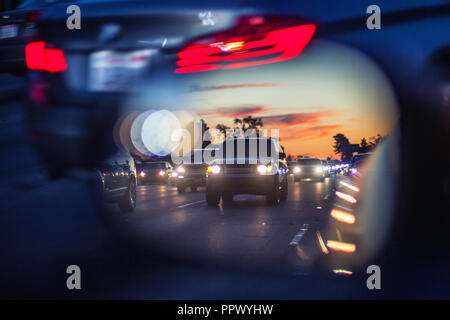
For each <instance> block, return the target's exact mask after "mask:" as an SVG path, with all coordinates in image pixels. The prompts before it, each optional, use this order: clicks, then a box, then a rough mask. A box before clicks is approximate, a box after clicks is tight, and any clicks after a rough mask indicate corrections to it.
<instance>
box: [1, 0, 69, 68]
mask: <svg viewBox="0 0 450 320" xmlns="http://www.w3.org/2000/svg"><path fill="white" fill-rule="evenodd" d="M59 2H69V1H64V0H26V1H24V2H22V3H21V4H20V5H19V6H18V7H17V8H16V9H14V10H10V11H5V12H1V13H0V73H12V74H14V75H22V74H24V73H25V72H26V65H25V46H26V45H27V43H28V42H30V41H31V40H32V39H33V37H35V36H36V20H37V19H38V18H39V16H41V14H42V12H43V10H44V9H45V8H47V7H48V6H50V5H52V4H54V3H59Z"/></svg>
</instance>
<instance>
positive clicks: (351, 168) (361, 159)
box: [346, 152, 372, 175]
mask: <svg viewBox="0 0 450 320" xmlns="http://www.w3.org/2000/svg"><path fill="white" fill-rule="evenodd" d="M371 154H372V153H371V152H367V153H357V154H355V155H353V156H352V158H351V160H350V162H349V164H348V168H347V169H348V170H347V172H346V173H347V175H360V169H361V166H362V165H363V164H364V163H365V162H366V161H367V159H368V158H369V157H370V155H371Z"/></svg>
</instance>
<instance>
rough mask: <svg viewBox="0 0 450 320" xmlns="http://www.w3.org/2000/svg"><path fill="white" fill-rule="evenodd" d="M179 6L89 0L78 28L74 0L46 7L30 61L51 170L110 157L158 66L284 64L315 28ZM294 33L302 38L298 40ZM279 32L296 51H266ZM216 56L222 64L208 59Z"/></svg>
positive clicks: (176, 69) (185, 69) (244, 12)
mask: <svg viewBox="0 0 450 320" xmlns="http://www.w3.org/2000/svg"><path fill="white" fill-rule="evenodd" d="M177 4H178V5H180V4H181V3H176V2H174V3H171V4H163V3H154V2H148V1H143V0H135V1H95V0H80V1H77V5H78V6H79V7H80V9H81V11H82V14H83V16H82V17H83V18H82V19H83V26H82V28H81V29H80V30H76V32H73V31H72V30H69V29H67V28H66V27H65V26H66V20H67V17H68V15H67V13H66V6H65V5H62V4H60V5H58V4H56V5H54V6H52V7H51V9H50V10H46V11H45V12H44V14H43V16H42V18H41V19H39V22H38V24H39V27H38V28H39V34H38V36H37V37H36V39H35V40H34V41H33V42H31V43H29V44H28V45H27V47H26V63H27V67H28V70H29V72H30V76H29V93H30V104H29V108H28V111H29V115H30V117H29V118H30V131H31V135H32V136H33V137H34V144H35V147H36V149H37V150H38V151H39V154H40V157H41V159H42V162H43V164H44V165H45V166H46V167H47V169H48V171H49V175H50V177H52V178H57V177H60V176H62V175H64V173H65V172H67V170H69V169H70V168H73V167H84V166H86V165H89V164H90V160H91V159H92V158H93V157H94V156H95V157H96V158H97V160H99V159H101V158H102V157H104V156H105V155H107V154H110V153H111V152H112V150H111V148H110V147H111V146H114V144H113V143H111V142H113V141H112V140H113V139H112V137H110V136H108V134H110V133H111V132H112V131H113V130H114V126H115V124H116V120H117V118H118V114H119V113H120V108H121V103H122V102H123V100H124V98H125V97H127V95H128V94H129V93H130V92H132V91H133V90H134V89H135V88H136V86H138V84H139V83H140V82H141V80H142V79H147V78H152V77H151V75H152V74H153V73H154V72H156V71H157V70H160V69H162V68H165V70H169V72H170V74H171V75H174V74H175V75H177V76H178V78H179V79H186V77H187V76H189V75H190V74H196V73H200V72H204V71H208V70H213V69H211V68H212V67H213V68H215V69H236V68H246V67H250V66H254V65H259V64H265V63H275V62H278V61H283V60H287V59H291V58H294V57H296V56H298V55H299V54H300V52H301V51H302V50H303V49H304V48H305V47H306V46H307V44H308V43H309V41H310V40H311V38H312V36H313V34H314V32H315V25H314V24H312V23H311V22H310V21H309V20H305V19H303V18H296V17H287V16H286V17H284V16H278V15H275V16H270V15H269V16H265V15H264V11H262V10H261V9H251V10H250V9H244V8H233V9H229V10H228V9H223V8H221V10H218V11H217V19H216V18H214V19H215V21H214V23H209V22H208V19H207V18H205V17H204V15H202V14H199V11H198V10H187V9H186V10H182V11H180V10H179V8H177ZM183 6H187V8H188V7H190V6H191V7H192V9H198V7H204V6H202V5H200V4H199V3H197V4H196V3H192V5H189V4H186V3H183ZM105 8H107V10H105ZM99 12H101V13H102V14H101V15H99ZM206 12H208V11H206ZM129 21H133V23H132V24H129V23H128V22H129ZM162 21H164V23H161V22H162ZM236 37H240V38H242V39H245V40H246V42H245V46H241V45H236V43H235V42H234V41H233V39H235V38H236ZM292 37H297V38H298V39H299V41H295V42H292V41H290V40H289V39H290V38H292ZM255 39H265V40H262V41H255ZM278 39H282V40H283V43H280V44H277V47H276V48H275V49H274V50H275V52H276V54H277V55H278V54H281V53H282V52H284V51H285V50H286V48H285V47H286V46H288V47H289V52H288V53H287V54H283V56H282V57H279V58H276V59H272V56H273V53H271V52H270V51H267V50H262V49H264V48H266V47H267V46H268V45H269V46H272V45H274V44H275V42H278ZM211 41H213V42H211ZM274 41H275V42H274ZM221 43H223V44H224V45H220V44H221ZM230 46H232V47H230ZM246 46H249V47H248V48H247V47H246ZM199 47H202V48H203V49H205V50H206V51H205V50H203V49H201V50H197V49H196V48H199ZM271 50H272V49H271ZM202 53H204V55H205V56H204V57H202ZM249 54H250V56H248V55H249ZM198 55H200V56H198ZM209 55H214V57H213V58H214V59H215V60H217V64H214V65H210V64H207V63H206V64H205V63H204V62H202V61H205V59H206V60H208V59H209V58H210V57H209ZM225 56H230V57H225ZM231 56H232V57H231ZM208 61H209V60H208ZM107 140H108V141H107ZM105 141H107V142H105ZM92 150H95V152H91V151H92Z"/></svg>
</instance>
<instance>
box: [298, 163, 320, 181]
mask: <svg viewBox="0 0 450 320" xmlns="http://www.w3.org/2000/svg"><path fill="white" fill-rule="evenodd" d="M294 179H295V181H300V180H302V179H315V180H320V181H324V179H325V170H324V168H323V163H322V160H320V159H318V158H302V159H299V160H297V166H296V167H295V168H294Z"/></svg>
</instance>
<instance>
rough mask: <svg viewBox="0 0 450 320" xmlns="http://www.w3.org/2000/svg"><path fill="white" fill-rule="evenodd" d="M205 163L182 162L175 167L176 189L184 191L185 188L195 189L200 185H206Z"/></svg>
mask: <svg viewBox="0 0 450 320" xmlns="http://www.w3.org/2000/svg"><path fill="white" fill-rule="evenodd" d="M207 167H208V166H207V165H206V164H195V163H190V164H182V165H180V166H179V167H178V168H177V174H178V177H177V178H178V179H177V189H178V192H184V191H185V190H186V189H187V188H190V189H191V191H197V188H198V187H200V186H204V185H206V170H207Z"/></svg>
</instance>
